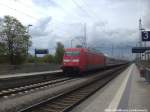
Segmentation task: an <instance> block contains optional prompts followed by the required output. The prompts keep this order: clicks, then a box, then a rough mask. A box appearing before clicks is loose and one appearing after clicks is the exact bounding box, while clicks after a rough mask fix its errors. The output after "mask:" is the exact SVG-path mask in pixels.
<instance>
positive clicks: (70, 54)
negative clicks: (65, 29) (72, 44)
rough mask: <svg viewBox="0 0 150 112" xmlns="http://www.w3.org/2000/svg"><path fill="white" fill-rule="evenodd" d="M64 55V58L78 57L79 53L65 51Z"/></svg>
mask: <svg viewBox="0 0 150 112" xmlns="http://www.w3.org/2000/svg"><path fill="white" fill-rule="evenodd" d="M65 55H66V56H79V55H80V52H79V51H66V52H65Z"/></svg>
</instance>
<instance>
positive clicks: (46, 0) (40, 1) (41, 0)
mask: <svg viewBox="0 0 150 112" xmlns="http://www.w3.org/2000/svg"><path fill="white" fill-rule="evenodd" d="M32 1H33V3H35V4H36V5H38V6H40V7H45V8H47V7H56V6H57V4H56V3H55V2H54V1H53V0H32Z"/></svg>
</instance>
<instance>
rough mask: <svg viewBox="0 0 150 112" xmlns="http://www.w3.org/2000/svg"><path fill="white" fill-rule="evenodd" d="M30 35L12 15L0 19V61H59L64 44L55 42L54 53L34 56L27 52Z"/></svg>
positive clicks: (29, 45) (17, 62)
mask: <svg viewBox="0 0 150 112" xmlns="http://www.w3.org/2000/svg"><path fill="white" fill-rule="evenodd" d="M31 45H32V41H31V36H30V35H29V33H28V27H26V26H24V25H23V24H22V23H21V22H20V21H18V20H17V19H16V18H14V17H12V16H5V17H4V18H2V19H0V63H10V64H22V63H25V62H35V61H37V62H38V61H39V62H44V63H61V62H62V57H63V54H64V45H63V44H62V43H61V42H58V43H57V47H56V52H55V54H54V55H51V54H48V55H45V56H44V57H36V58H35V57H34V56H32V55H31V54H28V50H29V47H31Z"/></svg>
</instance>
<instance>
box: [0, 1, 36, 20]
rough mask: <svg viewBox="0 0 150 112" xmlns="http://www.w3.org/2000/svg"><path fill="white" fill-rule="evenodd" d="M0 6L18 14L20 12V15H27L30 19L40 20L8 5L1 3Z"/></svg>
mask: <svg viewBox="0 0 150 112" xmlns="http://www.w3.org/2000/svg"><path fill="white" fill-rule="evenodd" d="M0 5H2V6H4V7H7V8H9V9H11V10H13V11H16V12H18V13H20V14H24V15H26V16H28V17H30V18H32V19H34V20H38V18H36V17H34V16H31V15H29V14H27V13H25V12H23V11H20V10H17V9H15V8H12V7H10V6H8V5H6V4H2V3H0Z"/></svg>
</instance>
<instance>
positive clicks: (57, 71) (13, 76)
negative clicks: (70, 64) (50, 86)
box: [0, 70, 62, 79]
mask: <svg viewBox="0 0 150 112" xmlns="http://www.w3.org/2000/svg"><path fill="white" fill-rule="evenodd" d="M59 72H62V70H54V71H44V72H32V73H17V74H8V75H0V79H8V78H16V77H18V78H19V77H26V76H34V75H41V74H51V73H59Z"/></svg>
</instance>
